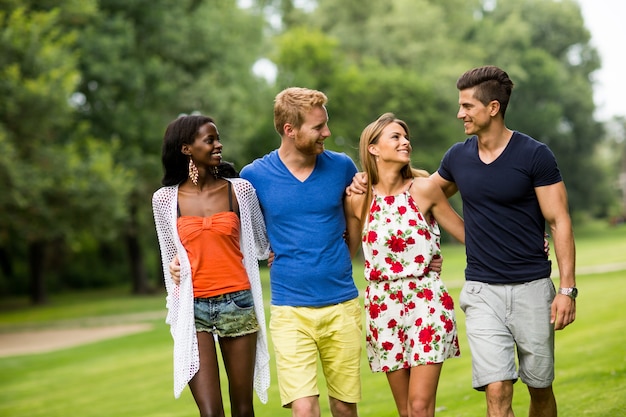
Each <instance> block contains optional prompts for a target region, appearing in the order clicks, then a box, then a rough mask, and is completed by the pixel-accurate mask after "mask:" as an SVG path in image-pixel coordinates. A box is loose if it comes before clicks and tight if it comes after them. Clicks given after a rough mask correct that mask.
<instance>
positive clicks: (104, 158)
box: [0, 0, 626, 304]
mask: <svg viewBox="0 0 626 417" xmlns="http://www.w3.org/2000/svg"><path fill="white" fill-rule="evenodd" d="M620 8H621V10H620ZM624 8H625V6H624V4H623V2H613V1H610V0H581V1H580V2H578V1H575V0H318V1H314V0H299V1H298V0H258V1H255V0H239V1H235V0H204V1H203V0H150V1H148V0H0V97H1V99H0V300H2V299H7V298H10V297H16V296H19V297H25V298H27V299H28V300H29V302H30V303H32V304H45V303H46V302H47V301H48V299H49V296H50V295H51V294H56V293H62V292H66V291H76V290H84V289H99V288H102V289H106V288H110V287H120V286H127V287H128V292H129V293H130V294H150V293H154V292H159V291H161V289H162V280H163V279H162V273H161V268H160V260H159V250H158V245H157V241H156V233H155V231H154V223H153V219H152V210H151V195H152V193H153V192H154V191H155V190H156V189H157V188H158V187H159V186H160V180H161V176H162V169H161V162H160V154H161V141H162V137H163V133H164V130H165V127H166V125H167V124H168V123H169V122H170V121H171V120H173V119H174V118H176V117H177V116H178V115H180V114H190V113H202V114H206V115H210V116H212V117H214V118H215V119H216V122H217V124H218V126H219V129H220V134H221V138H222V139H223V144H224V157H225V159H226V160H228V161H232V162H233V163H235V165H236V167H237V168H238V169H241V168H242V167H243V166H244V165H245V164H246V163H248V162H250V161H252V160H253V159H254V158H256V157H259V156H262V155H263V154H264V153H266V152H268V151H270V150H272V149H274V148H276V147H277V146H278V145H279V138H278V135H277V134H276V132H275V131H274V129H273V124H272V116H273V115H272V106H273V98H274V96H275V94H276V93H277V92H278V91H280V90H282V89H283V88H285V87H288V86H295V85H297V86H303V87H309V88H314V89H319V90H322V91H324V92H325V93H326V94H327V95H328V97H329V102H328V111H329V115H330V122H329V126H330V128H331V131H332V133H333V135H332V137H331V138H330V139H329V140H327V141H326V144H327V147H328V148H329V149H332V150H336V151H341V152H345V153H347V154H349V155H350V156H352V157H353V159H354V160H355V162H357V165H358V155H357V143H358V139H359V135H360V132H361V130H362V129H363V128H364V127H365V126H366V125H367V124H368V123H369V122H371V121H372V120H374V119H375V118H376V117H377V116H378V115H380V114H382V113H384V112H387V111H391V112H394V113H395V114H396V115H397V116H398V117H400V118H402V119H404V120H406V121H407V122H408V124H409V126H410V128H411V135H412V142H413V149H414V151H413V165H414V166H415V167H420V168H423V169H426V170H428V171H430V172H433V171H434V170H436V169H437V167H438V165H439V162H440V160H441V157H442V156H443V153H444V152H445V151H446V150H447V149H448V147H449V146H450V145H451V144H453V143H455V142H458V141H461V140H463V139H464V136H463V131H462V125H461V123H460V122H459V121H457V120H456V112H457V99H458V92H457V90H456V87H455V82H456V79H457V78H458V77H459V76H460V75H461V74H462V73H463V72H464V71H466V70H467V69H470V68H473V67H476V66H481V65H485V64H494V65H498V66H500V67H502V68H504V69H505V70H506V71H507V72H508V73H509V75H510V76H511V78H512V79H513V81H514V82H515V84H516V85H515V89H514V93H513V96H512V101H511V103H510V105H509V109H510V110H509V111H508V112H507V125H508V127H509V128H512V129H515V130H520V131H523V132H525V133H528V134H530V135H531V136H533V137H534V138H536V139H538V140H540V141H542V142H544V143H546V144H548V145H549V146H550V148H551V149H552V150H553V152H554V153H555V155H556V157H557V160H558V162H559V166H560V168H561V171H562V174H563V177H564V179H565V183H566V186H567V189H568V193H569V199H570V210H571V213H572V216H573V219H574V222H575V228H576V227H578V226H583V225H585V224H587V223H589V222H597V221H602V222H606V223H608V224H611V225H616V224H619V223H621V222H623V221H624V219H625V216H626V197H625V195H626V193H625V188H626V153H625V147H626V142H625V140H624V139H625V137H626V109H625V108H624V107H620V105H622V104H623V98H624V97H625V96H626V91H625V89H624V84H623V80H622V78H621V77H623V74H624V73H625V72H626V64H625V62H624V52H623V48H620V45H619V43H616V42H614V41H618V42H623V39H624V38H625V37H626V35H624V27H623V25H622V26H620V25H619V24H618V22H617V20H618V18H619V16H622V17H623V16H624V15H625V14H626V11H625V10H624ZM611 24H614V25H615V26H611ZM620 31H621V32H620ZM620 33H621V35H620ZM622 46H623V45H622ZM612 48H613V49H612ZM616 74H618V75H617V76H616ZM453 204H455V206H456V208H457V210H459V211H460V209H461V207H460V201H459V200H454V201H453Z"/></svg>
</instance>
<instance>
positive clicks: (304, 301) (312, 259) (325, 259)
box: [241, 150, 358, 307]
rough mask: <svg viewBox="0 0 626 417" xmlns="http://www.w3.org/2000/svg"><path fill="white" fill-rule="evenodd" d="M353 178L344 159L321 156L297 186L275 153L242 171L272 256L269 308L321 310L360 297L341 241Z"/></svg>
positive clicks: (352, 167) (351, 167) (350, 166)
mask: <svg viewBox="0 0 626 417" xmlns="http://www.w3.org/2000/svg"><path fill="white" fill-rule="evenodd" d="M356 172H357V169H356V166H355V165H354V162H352V160H351V159H350V158H349V157H348V156H347V155H345V154H343V153H337V152H332V151H324V152H323V153H322V154H320V155H318V156H317V161H316V165H315V169H314V170H313V172H312V173H311V175H310V176H309V177H308V178H307V179H306V180H305V181H300V180H298V179H297V178H296V177H294V176H293V175H292V174H291V172H290V171H289V170H288V169H287V167H286V166H285V165H284V164H283V162H282V161H281V160H280V157H279V156H278V151H276V150H275V151H272V152H270V153H269V154H267V155H265V156H264V157H263V158H259V159H256V160H255V161H253V162H252V163H250V164H248V165H246V166H245V167H244V168H243V169H242V170H241V177H242V178H245V179H247V180H248V181H250V182H251V183H252V185H253V186H254V188H255V189H256V193H257V196H258V198H259V202H260V204H261V210H262V211H263V215H264V216H265V223H266V225H267V234H268V237H269V241H270V245H271V246H272V250H273V251H274V254H275V258H274V263H273V264H272V267H271V268H270V287H271V295H272V305H278V306H294V307H323V306H328V305H332V304H337V303H342V302H344V301H348V300H351V299H353V298H356V297H357V296H358V290H357V288H356V286H355V285H354V280H353V278H352V262H351V259H350V252H349V250H348V245H347V243H346V241H345V240H344V237H343V235H344V232H345V230H346V221H345V216H344V212H343V196H344V191H345V188H346V187H347V186H348V185H349V184H350V183H351V181H352V178H353V177H354V174H355V173H356Z"/></svg>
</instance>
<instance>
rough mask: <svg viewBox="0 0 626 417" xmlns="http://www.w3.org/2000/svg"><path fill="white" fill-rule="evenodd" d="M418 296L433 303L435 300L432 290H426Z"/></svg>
mask: <svg viewBox="0 0 626 417" xmlns="http://www.w3.org/2000/svg"><path fill="white" fill-rule="evenodd" d="M417 296H418V297H419V298H424V299H426V300H428V301H431V300H432V299H433V291H432V290H431V289H430V288H424V289H423V290H422V291H420V292H418V293H417Z"/></svg>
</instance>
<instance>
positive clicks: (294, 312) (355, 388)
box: [270, 298, 362, 407]
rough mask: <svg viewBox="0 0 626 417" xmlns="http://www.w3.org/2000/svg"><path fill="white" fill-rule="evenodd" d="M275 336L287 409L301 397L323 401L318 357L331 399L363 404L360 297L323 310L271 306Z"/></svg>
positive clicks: (279, 386) (284, 403)
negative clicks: (320, 397)
mask: <svg viewBox="0 0 626 417" xmlns="http://www.w3.org/2000/svg"><path fill="white" fill-rule="evenodd" d="M270 332H271V335H272V342H273V344H274V351H275V353H276V368H277V370H278V388H279V390H280V399H281V402H282V405H283V407H288V406H289V405H290V404H291V403H292V402H293V401H295V400H297V399H299V398H304V397H311V396H319V394H320V392H319V389H318V387H317V369H318V364H317V358H318V356H319V358H320V361H321V365H322V370H323V372H324V375H325V376H326V386H327V388H328V395H329V396H330V397H333V398H335V399H337V400H340V401H343V402H347V403H357V402H359V401H360V400H361V373H360V371H361V342H362V341H361V337H362V317H361V305H360V303H359V300H358V298H355V299H352V300H349V301H346V302H343V303H340V304H335V305H331V306H327V307H320V308H314V307H290V306H271V314H270Z"/></svg>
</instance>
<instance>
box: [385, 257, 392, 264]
mask: <svg viewBox="0 0 626 417" xmlns="http://www.w3.org/2000/svg"><path fill="white" fill-rule="evenodd" d="M385 263H388V264H389V265H391V264H392V263H393V259H391V258H390V257H389V256H387V257H385Z"/></svg>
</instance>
